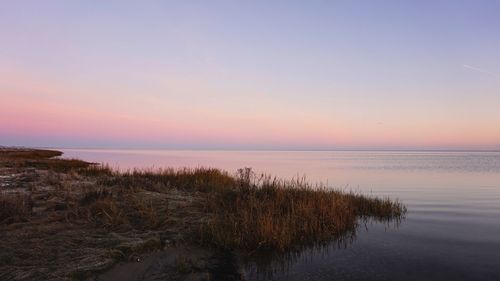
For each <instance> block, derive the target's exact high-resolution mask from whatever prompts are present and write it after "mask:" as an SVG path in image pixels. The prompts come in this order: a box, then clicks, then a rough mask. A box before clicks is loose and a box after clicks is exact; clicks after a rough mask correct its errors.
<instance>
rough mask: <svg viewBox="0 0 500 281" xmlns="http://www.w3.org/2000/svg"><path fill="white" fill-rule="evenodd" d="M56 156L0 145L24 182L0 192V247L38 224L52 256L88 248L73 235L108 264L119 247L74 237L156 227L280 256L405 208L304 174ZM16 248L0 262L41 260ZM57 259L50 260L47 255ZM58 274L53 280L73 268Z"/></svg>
mask: <svg viewBox="0 0 500 281" xmlns="http://www.w3.org/2000/svg"><path fill="white" fill-rule="evenodd" d="M59 155H60V154H59V153H55V152H50V153H49V152H34V151H31V150H30V151H28V152H21V151H17V150H16V151H10V152H9V150H8V149H4V148H3V149H0V168H2V169H4V171H8V173H11V175H12V173H16V174H19V175H18V176H16V178H15V179H16V180H17V181H21V179H26V183H24V182H23V183H22V184H18V185H12V186H16V188H24V191H22V192H21V193H18V194H17V195H14V194H3V193H0V229H5V230H6V233H7V234H9V235H10V236H9V237H10V239H11V240H9V241H10V242H8V241H7V242H5V243H4V244H5V245H10V244H9V243H17V242H19V241H18V238H17V236H16V233H17V232H16V231H19V233H23V235H28V236H30V235H31V236H36V235H38V234H37V233H38V232H37V231H38V230H35V229H38V228H40V227H42V226H43V227H45V228H47V233H42V234H40V235H39V237H40V238H37V239H38V240H36V241H35V242H36V243H39V242H37V241H49V240H50V239H49V238H51V239H52V238H53V239H52V240H50V241H52V242H51V243H49V244H46V245H45V244H43V245H45V246H43V247H42V246H41V248H40V249H43V251H44V252H43V253H48V254H51V249H53V248H57V247H58V245H59V243H66V244H64V245H67V247H70V249H71V251H70V252H71V253H72V255H74V256H75V261H80V260H81V257H78V255H82V256H85V257H92V255H93V254H92V253H85V254H81V253H79V249H80V248H79V247H80V246H79V244H78V243H76V242H73V241H74V240H75V241H79V240H85V241H87V242H88V243H91V242H92V243H94V242H95V245H94V244H92V243H91V244H92V245H93V246H92V247H96V248H95V249H101V250H103V251H102V257H101V258H102V259H103V260H105V261H106V263H105V264H106V265H107V266H109V265H110V264H113V262H114V260H115V259H116V257H115V256H114V254H113V255H111V254H109V253H108V252H110V253H111V252H113V251H115V250H116V249H117V247H118V246H116V245H115V244H113V243H114V242H113V243H109V244H106V245H104V244H103V245H101V244H99V243H100V242H99V241H97V240H96V241H93V239H92V238H88V239H87V240H86V237H82V236H85V235H87V234H85V233H88V232H89V233H94V235H97V236H99V237H106V239H108V240H110V241H115V240H116V239H115V238H116V237H115V238H113V237H108V236H109V235H108V234H109V233H110V232H116V233H123V234H124V235H130V237H128V238H127V239H128V240H130V239H132V240H133V239H136V238H135V237H136V236H137V235H144V236H145V237H148V239H149V236H150V235H152V234H153V233H158V235H160V234H159V233H161V235H160V236H162V237H169V238H168V240H172V239H174V240H175V241H177V242H179V243H191V245H192V243H197V245H200V244H201V245H202V246H213V247H216V248H222V249H229V250H234V249H238V250H243V252H247V253H249V252H253V251H255V250H259V249H262V250H273V251H274V252H285V251H287V250H289V249H294V248H295V247H298V246H301V245H302V246H303V245H309V244H315V243H317V242H324V241H330V240H332V239H340V238H343V237H348V236H350V235H352V234H353V233H354V232H355V231H356V228H357V227H358V226H359V224H360V223H362V222H363V221H364V220H368V219H375V220H381V221H398V220H400V219H401V218H402V217H404V214H405V212H406V209H405V207H404V206H403V205H402V204H401V203H400V202H398V201H393V200H389V199H381V198H373V197H366V196H363V195H361V194H354V193H349V192H342V191H338V190H332V189H328V188H325V187H322V186H312V185H310V184H308V183H307V182H305V181H304V180H294V181H286V180H279V179H275V178H272V177H269V176H265V175H255V174H254V173H252V171H251V170H250V169H242V170H240V171H239V173H238V174H237V175H234V176H233V175H230V174H228V173H227V172H225V171H221V170H218V169H212V168H194V169H189V168H185V169H161V170H131V171H126V172H119V171H116V170H113V169H111V168H110V167H109V166H106V165H92V164H91V163H87V162H84V161H81V160H78V159H61V158H53V157H54V156H59ZM33 168H34V169H33ZM9 181H12V180H11V179H9ZM8 186H11V185H10V184H9V185H8ZM9 188H10V187H9ZM23 192H26V194H30V195H24V193H23ZM34 203H35V205H36V206H35V207H34V205H33V204H34ZM35 209H36V212H35V211H34V210H35ZM16 222H28V223H25V224H20V225H21V226H18V225H14V224H13V223H16ZM68 227H69V228H68ZM18 228H19V230H16V229H18ZM73 228H74V230H72V231H74V232H68V234H67V235H68V236H67V237H65V238H64V239H63V238H61V237H59V238H58V236H57V235H55V234H56V233H57V231H56V230H58V229H73ZM7 229H9V230H8V231H11V232H8V231H7ZM21 229H26V231H25V230H21ZM148 233H149V234H148ZM148 235H149V236H148ZM155 235H156V234H155ZM37 237H38V236H37ZM48 239H49V240H48ZM61 239H62V240H61ZM60 240H61V241H60ZM157 240H158V241H160V239H159V238H158V239H157V238H155V240H154V241H155V243H153V244H154V245H155V247H159V246H158V245H159V244H161V243H160V242H158V241H157ZM134 241H135V240H134ZM162 241H163V240H162ZM177 242H176V243H177ZM127 243H128V242H127ZM129 244H130V243H129ZM127 245H128V244H127ZM127 245H125V246H127ZM0 246H2V244H1V243H0ZM125 246H123V247H125ZM9 247H10V246H9ZM99 247H101V248H99ZM127 247H129V246H127ZM129 248H130V247H129ZM146 248H147V247H146ZM0 249H1V248H0ZM6 249H7V248H6ZM120 249H121V248H120ZM131 249H132V248H131ZM133 249H134V250H120V251H121V253H122V254H120V255H118V256H123V255H129V254H130V255H132V254H133V253H135V252H137V251H142V250H143V248H140V249H139V248H136V247H135V246H134V247H133ZM144 249H145V248H144ZM148 249H149V248H148ZM23 251H24V252H26V254H25V255H24V254H23V255H15V258H13V259H10V261H8V262H6V263H5V264H12V265H16V266H17V265H19V264H25V265H30V266H31V265H33V264H37V263H39V262H40V259H41V258H36V259H35V258H33V259H31V260H29V262H27V263H23V262H25V261H26V258H25V257H29V256H30V255H31V254H33V253H37V251H39V250H36V251H35V250H33V251H32V250H31V249H30V248H25V249H24V248H23ZM4 252H5V254H4V256H13V255H14V254H12V253H14V252H16V249H14V248H12V249H11V248H9V249H7V250H4ZM104 252H105V253H106V254H105V253H104ZM129 252H130V253H129ZM28 253H29V254H28ZM0 254H1V251H0ZM108 254H109V256H108ZM94 256H95V255H94ZM1 257H2V255H0V261H1ZM57 258H58V257H57V255H56V256H54V260H56V259H57ZM108 260H109V261H108ZM103 263H104V262H103ZM0 266H1V263H0ZM181 267H182V266H181ZM13 268H14V267H13ZM16 268H17V267H16ZM97 269H99V270H102V268H101V265H93V266H92V267H89V268H88V269H85V270H83V271H82V270H81V269H78V270H79V271H82V272H86V273H85V274H87V273H88V272H90V271H93V270H97ZM65 270H66V271H64V270H63V271H61V272H65V273H58V274H59V275H58V276H61V274H67V272H71V271H73V270H74V269H65ZM16 272H17V271H16ZM20 276H21V275H20ZM1 277H2V274H1V273H0V279H2V278H1ZM11 279H12V278H11Z"/></svg>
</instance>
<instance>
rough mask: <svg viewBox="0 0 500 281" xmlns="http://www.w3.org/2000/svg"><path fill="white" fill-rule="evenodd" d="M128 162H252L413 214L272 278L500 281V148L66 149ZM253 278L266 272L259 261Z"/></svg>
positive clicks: (309, 256) (121, 164) (124, 165)
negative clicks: (377, 198) (393, 201)
mask: <svg viewBox="0 0 500 281" xmlns="http://www.w3.org/2000/svg"><path fill="white" fill-rule="evenodd" d="M63 151H64V152H65V156H66V157H78V158H81V159H84V160H88V161H93V162H106V163H109V164H110V165H112V166H115V167H118V168H120V169H129V168H141V167H167V166H168V167H171V166H173V167H185V166H190V167H193V166H205V167H207V166H210V167H217V168H222V169H225V170H228V171H230V172H234V171H236V169H237V168H241V167H252V168H253V169H254V170H255V171H257V172H259V171H261V172H267V173H271V174H274V175H277V176H280V177H287V178H290V177H296V176H303V175H307V178H308V179H309V180H310V181H312V182H319V181H321V182H327V183H328V184H329V185H331V186H333V187H337V188H346V189H354V190H358V191H361V192H363V193H369V194H374V195H381V196H390V197H393V198H399V199H401V200H402V201H403V202H404V203H405V204H406V206H407V207H408V214H407V217H406V220H405V221H404V222H403V223H402V224H401V225H400V226H399V227H398V228H392V227H387V226H385V225H382V224H370V225H368V228H367V230H366V229H365V228H362V229H360V230H359V231H358V233H357V237H356V239H355V240H354V241H353V243H352V244H350V245H349V246H347V247H346V248H340V249H339V248H338V247H334V246H333V245H332V246H331V247H324V248H321V249H310V250H306V251H304V252H303V253H301V254H300V255H299V256H298V257H297V258H295V259H294V260H293V261H289V263H288V264H287V266H286V267H285V268H284V269H282V270H280V269H279V268H278V269H277V270H276V271H275V272H274V273H273V275H272V276H271V277H269V276H268V277H266V278H268V279H271V280H500V153H499V152H376V151H372V152H366V151H363V152H347V151H341V152H340V151H336V152H323V151H322V152H269V151H265V152H264V151H165V150H163V151H152V150H149V151H130V150H64V149H63ZM246 275H247V278H248V279H250V280H252V279H259V278H262V275H261V273H259V272H258V271H257V270H256V269H255V267H252V266H249V267H248V268H247V270H246Z"/></svg>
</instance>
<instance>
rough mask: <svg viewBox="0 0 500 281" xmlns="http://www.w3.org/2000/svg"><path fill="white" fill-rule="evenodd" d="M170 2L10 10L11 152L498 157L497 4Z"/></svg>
mask: <svg viewBox="0 0 500 281" xmlns="http://www.w3.org/2000/svg"><path fill="white" fill-rule="evenodd" d="M170 5H172V6H173V7H163V6H162V5H159V6H158V7H157V6H155V5H151V6H149V5H147V6H146V5H145V6H137V5H135V4H130V3H128V4H125V3H124V5H122V6H120V9H117V7H114V6H113V5H109V6H105V7H101V8H102V9H99V10H96V9H95V7H93V6H86V5H84V4H82V5H80V6H79V5H72V4H65V5H62V6H57V5H51V4H47V5H39V4H37V2H33V3H32V5H29V6H26V7H25V6H22V5H16V4H11V5H8V6H7V7H5V9H3V11H2V12H0V33H1V34H2V44H0V99H1V102H0V145H25V146H64V147H82V146H84V147H139V148H140V147H148V148H153V147H158V148H217V149H226V148H227V149H261V148H262V149H335V148H400V147H409V148H451V149H454V148H465V149H470V148H472V149H498V148H499V147H500V110H499V105H500V94H499V93H500V75H499V74H498V73H500V69H499V68H498V65H497V64H495V62H498V61H500V56H499V52H498V50H499V49H500V40H499V39H498V36H496V33H495V32H496V31H497V29H495V28H494V26H495V25H496V24H498V18H497V17H495V16H494V15H493V14H491V11H490V9H489V8H488V7H486V6H485V7H483V6H480V5H478V6H474V7H467V8H466V7H464V9H458V8H457V9H456V10H453V11H451V10H447V9H442V10H440V8H439V7H434V8H433V9H432V12H431V13H429V14H428V17H427V19H426V21H423V20H422V19H421V18H420V17H416V16H414V15H413V14H411V13H412V11H413V10H415V9H417V10H418V9H425V10H426V11H429V10H428V9H427V8H426V7H421V6H419V5H416V6H415V7H408V9H402V8H396V7H393V6H390V7H385V8H384V7H378V6H377V7H375V6H374V7H373V9H374V10H373V14H369V15H365V14H364V15H361V14H362V11H361V10H359V7H357V6H356V5H347V4H342V5H340V4H338V6H339V7H333V6H332V7H331V6H330V4H328V5H326V6H325V7H322V8H320V7H316V8H314V7H299V6H297V7H295V6H294V5H290V6H289V7H287V9H282V7H278V6H276V7H274V6H273V5H271V6H266V10H265V11H266V12H265V13H263V14H262V17H261V19H260V21H258V22H257V21H255V18H253V17H251V16H250V15H249V14H248V13H247V12H248V11H252V9H255V10H259V11H262V10H260V8H259V7H258V5H257V4H255V5H256V6H255V7H254V5H253V4H252V5H250V4H249V6H248V7H240V6H231V5H229V6H224V8H223V9H222V7H221V9H216V8H215V7H211V6H204V5H202V4H200V5H191V4H185V5H182V4H170ZM422 5H423V4H422ZM160 6H161V7H160ZM167 6H168V5H167ZM174 6H175V7H174ZM202 6H203V7H202ZM306 8H307V9H306ZM378 9H380V10H378ZM41 11H43V12H41ZM307 11H309V12H307ZM336 11H343V12H342V13H340V14H339V15H338V16H337V17H333V16H331V13H336ZM388 11H390V12H391V17H386V16H383V15H384V13H388ZM360 13H361V14H360ZM346 15H350V16H346ZM443 18H448V19H449V21H443ZM472 24H473V25H474V28H472V27H471V26H472ZM333 34H335V36H333ZM444 34H446V36H444ZM493 35H495V36H493Z"/></svg>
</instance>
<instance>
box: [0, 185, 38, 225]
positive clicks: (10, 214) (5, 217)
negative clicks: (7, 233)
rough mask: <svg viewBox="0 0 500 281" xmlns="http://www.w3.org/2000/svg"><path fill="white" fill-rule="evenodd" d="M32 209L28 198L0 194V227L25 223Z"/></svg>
mask: <svg viewBox="0 0 500 281" xmlns="http://www.w3.org/2000/svg"><path fill="white" fill-rule="evenodd" d="M32 208H33V201H32V200H31V198H30V196H28V195H26V194H5V193H1V192H0V225H1V224H11V223H15V222H23V221H27V220H28V219H29V218H30V217H31V213H32Z"/></svg>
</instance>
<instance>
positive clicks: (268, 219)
mask: <svg viewBox="0 0 500 281" xmlns="http://www.w3.org/2000/svg"><path fill="white" fill-rule="evenodd" d="M251 174H252V173H251V170H248V169H247V170H241V171H240V176H239V177H238V180H237V181H238V183H239V186H238V188H235V189H232V190H226V191H225V192H218V193H213V194H210V195H209V196H208V200H207V201H206V204H207V205H206V206H207V211H208V212H209V213H211V216H210V219H209V221H208V223H207V224H206V225H205V226H203V227H202V229H201V231H200V235H201V239H202V241H203V242H204V243H207V244H211V245H214V246H217V247H222V248H228V249H243V250H249V251H253V250H256V249H267V250H278V251H284V250H287V249H290V248H292V247H294V246H296V245H299V244H310V243H316V242H321V241H325V240H330V239H332V238H336V237H337V238H338V237H342V236H344V235H346V234H349V233H353V232H354V231H355V229H356V227H357V226H358V222H359V220H360V219H363V218H374V219H377V220H391V219H400V218H401V217H402V216H403V215H404V213H405V212H406V209H405V207H404V206H403V205H402V204H401V203H399V202H397V201H391V200H389V199H378V198H368V197H364V196H362V195H359V194H353V193H344V192H340V191H337V190H331V189H326V188H322V187H315V188H313V187H312V186H310V185H309V184H308V183H307V182H305V181H300V180H298V181H283V180H277V179H273V178H271V177H268V176H264V175H261V176H259V177H255V176H254V175H251Z"/></svg>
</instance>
